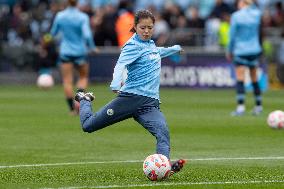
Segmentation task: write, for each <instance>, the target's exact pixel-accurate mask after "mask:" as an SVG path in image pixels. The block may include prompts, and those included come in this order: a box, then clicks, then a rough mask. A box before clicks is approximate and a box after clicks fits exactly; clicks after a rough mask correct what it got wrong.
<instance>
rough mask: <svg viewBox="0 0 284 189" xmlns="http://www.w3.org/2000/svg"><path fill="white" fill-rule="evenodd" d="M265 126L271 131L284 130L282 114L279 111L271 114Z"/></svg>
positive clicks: (283, 114) (283, 116) (283, 115)
mask: <svg viewBox="0 0 284 189" xmlns="http://www.w3.org/2000/svg"><path fill="white" fill-rule="evenodd" d="M267 124H268V125H269V127H271V128H273V129H282V128H284V112H283V111H281V110H275V111H273V112H271V113H270V114H269V115H268V117H267Z"/></svg>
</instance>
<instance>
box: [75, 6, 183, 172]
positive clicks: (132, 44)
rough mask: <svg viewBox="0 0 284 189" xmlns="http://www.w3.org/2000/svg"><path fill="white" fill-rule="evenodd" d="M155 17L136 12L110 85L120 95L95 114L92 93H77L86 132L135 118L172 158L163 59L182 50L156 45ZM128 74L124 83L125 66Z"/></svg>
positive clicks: (177, 165)
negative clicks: (162, 80) (162, 93)
mask: <svg viewBox="0 0 284 189" xmlns="http://www.w3.org/2000/svg"><path fill="white" fill-rule="evenodd" d="M154 23H155V18H154V16H153V15H152V13H151V12H149V11H147V10H141V11H138V12H137V13H136V15H135V21H134V27H133V28H132V32H134V34H133V36H132V37H131V38H130V39H129V40H128V41H127V42H126V44H125V45H124V46H123V48H122V52H121V54H120V56H119V59H118V61H117V63H116V66H115V68H114V72H113V80H112V82H111V85H110V88H111V90H112V91H113V92H115V93H118V95H117V97H116V98H115V99H114V100H112V101H111V102H110V103H108V104H107V105H105V106H104V107H103V108H101V109H100V110H99V111H98V112H96V113H95V114H94V113H93V112H92V107H91V105H92V104H91V101H92V100H93V99H94V96H93V95H92V94H91V93H83V92H78V93H77V95H76V97H75V99H76V100H77V101H80V120H81V125H82V129H83V130H84V131H85V132H89V133H91V132H94V131H97V130H99V129H103V128H105V127H107V126H109V125H112V124H114V123H117V122H119V121H122V120H125V119H128V118H134V120H135V121H137V122H138V123H140V124H141V125H142V126H143V127H144V128H145V129H147V130H148V131H149V132H150V133H151V134H152V135H153V136H155V137H156V139H157V144H156V152H157V153H158V154H163V155H165V156H166V157H168V158H169V159H170V137H169V130H168V126H167V122H166V119H165V117H164V115H163V113H162V112H161V111H160V97H159V87H160V72H161V58H164V57H167V56H169V55H172V54H175V53H179V52H181V51H182V48H181V47H180V46H179V45H175V46H172V47H168V48H164V47H156V45H155V43H154V41H153V40H151V37H152V35H153V28H154ZM125 68H127V70H128V77H127V79H126V81H125V83H124V84H122V78H123V72H124V69H125ZM184 163H185V161H184V160H182V159H180V160H178V161H176V162H174V163H173V164H172V173H175V172H178V171H179V170H180V169H181V168H182V167H183V165H184Z"/></svg>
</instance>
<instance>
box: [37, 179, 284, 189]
mask: <svg viewBox="0 0 284 189" xmlns="http://www.w3.org/2000/svg"><path fill="white" fill-rule="evenodd" d="M269 183H284V180H264V181H261V180H259V181H225V182H176V183H153V184H132V185H108V186H70V187H60V188H40V189H84V188H88V189H95V188H134V187H154V186H190V185H230V184H269Z"/></svg>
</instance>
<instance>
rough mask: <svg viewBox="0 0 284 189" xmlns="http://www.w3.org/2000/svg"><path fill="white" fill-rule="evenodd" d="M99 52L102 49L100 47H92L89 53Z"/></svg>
mask: <svg viewBox="0 0 284 189" xmlns="http://www.w3.org/2000/svg"><path fill="white" fill-rule="evenodd" d="M98 53H100V49H98V47H96V48H94V49H91V50H90V52H89V54H98Z"/></svg>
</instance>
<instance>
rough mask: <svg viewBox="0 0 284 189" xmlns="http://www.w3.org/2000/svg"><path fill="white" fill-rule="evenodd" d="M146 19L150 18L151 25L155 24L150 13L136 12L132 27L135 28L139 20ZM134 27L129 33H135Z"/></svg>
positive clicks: (144, 11) (146, 11)
mask: <svg viewBox="0 0 284 189" xmlns="http://www.w3.org/2000/svg"><path fill="white" fill-rule="evenodd" d="M147 18H151V19H152V21H153V23H154V24H155V17H154V15H153V14H152V13H151V12H150V11H148V10H139V11H138V12H136V14H135V17H134V26H137V24H138V23H139V21H140V20H141V19H147ZM134 26H133V27H132V28H131V30H130V32H133V33H135V32H136V30H135V28H134Z"/></svg>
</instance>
